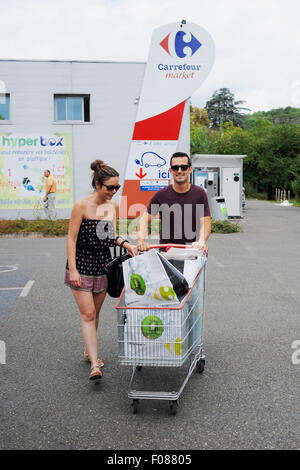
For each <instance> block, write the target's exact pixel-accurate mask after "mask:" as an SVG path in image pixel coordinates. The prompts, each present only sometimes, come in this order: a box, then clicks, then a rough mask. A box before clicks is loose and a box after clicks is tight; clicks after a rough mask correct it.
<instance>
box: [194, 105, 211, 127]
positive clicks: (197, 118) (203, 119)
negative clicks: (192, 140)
mask: <svg viewBox="0 0 300 470" xmlns="http://www.w3.org/2000/svg"><path fill="white" fill-rule="evenodd" d="M190 123H191V128H192V127H196V126H206V127H208V126H209V119H208V115H207V111H206V109H205V108H198V106H192V105H190Z"/></svg>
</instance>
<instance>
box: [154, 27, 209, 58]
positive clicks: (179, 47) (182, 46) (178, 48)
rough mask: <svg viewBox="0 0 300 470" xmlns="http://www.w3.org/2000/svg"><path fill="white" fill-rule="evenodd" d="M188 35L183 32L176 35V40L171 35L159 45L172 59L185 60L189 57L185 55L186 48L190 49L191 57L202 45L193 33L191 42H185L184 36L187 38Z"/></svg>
mask: <svg viewBox="0 0 300 470" xmlns="http://www.w3.org/2000/svg"><path fill="white" fill-rule="evenodd" d="M186 34H187V33H185V32H184V31H182V30H181V31H178V32H177V33H176V34H175V38H174V36H173V34H171V33H169V34H168V35H167V36H166V37H165V38H164V39H163V40H162V41H161V42H160V43H159V44H160V46H161V47H162V48H163V49H164V50H165V51H166V52H167V53H168V54H169V55H170V56H171V57H174V56H177V57H179V58H180V59H183V58H184V57H186V56H187V54H186V53H185V51H186V48H189V49H190V51H191V54H190V56H192V55H193V54H195V52H196V51H197V50H198V49H199V48H200V47H201V46H202V44H201V42H200V41H198V39H197V38H195V36H194V35H193V34H192V33H190V35H191V39H190V41H185V40H184V36H186Z"/></svg>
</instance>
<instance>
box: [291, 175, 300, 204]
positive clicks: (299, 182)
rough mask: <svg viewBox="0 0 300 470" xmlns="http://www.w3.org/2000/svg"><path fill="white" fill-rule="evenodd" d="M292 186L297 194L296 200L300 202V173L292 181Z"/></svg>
mask: <svg viewBox="0 0 300 470" xmlns="http://www.w3.org/2000/svg"><path fill="white" fill-rule="evenodd" d="M292 188H293V191H294V193H295V195H296V202H300V175H298V176H297V177H296V178H295V179H294V181H293V182H292Z"/></svg>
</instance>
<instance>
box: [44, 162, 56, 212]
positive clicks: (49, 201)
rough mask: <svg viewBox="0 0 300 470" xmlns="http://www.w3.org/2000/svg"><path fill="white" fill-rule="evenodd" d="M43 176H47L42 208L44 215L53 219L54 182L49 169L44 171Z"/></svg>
mask: <svg viewBox="0 0 300 470" xmlns="http://www.w3.org/2000/svg"><path fill="white" fill-rule="evenodd" d="M44 176H45V177H46V178H47V180H46V188H45V197H44V203H45V205H44V210H45V213H46V216H47V217H49V219H50V220H55V218H56V212H55V193H56V183H55V180H54V178H53V176H51V175H50V170H45V171H44Z"/></svg>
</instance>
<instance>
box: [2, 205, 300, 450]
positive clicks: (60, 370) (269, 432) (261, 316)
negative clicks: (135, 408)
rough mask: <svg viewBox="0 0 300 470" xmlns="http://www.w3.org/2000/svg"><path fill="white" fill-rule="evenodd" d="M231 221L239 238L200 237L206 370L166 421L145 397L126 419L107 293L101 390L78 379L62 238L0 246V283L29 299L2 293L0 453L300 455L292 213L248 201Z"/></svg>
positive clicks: (299, 300) (78, 341)
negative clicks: (24, 290)
mask: <svg viewBox="0 0 300 470" xmlns="http://www.w3.org/2000/svg"><path fill="white" fill-rule="evenodd" d="M241 223H242V225H243V227H244V230H245V231H244V233H234V234H228V235H222V234H215V235H212V237H211V239H210V240H209V257H208V273H207V274H208V276H207V292H206V311H205V320H204V322H205V328H204V331H205V333H204V345H205V355H206V366H205V371H204V373H203V374H193V376H192V377H191V378H190V380H189V383H188V384H187V386H186V388H185V390H184V393H183V394H182V397H181V398H180V403H179V409H178V412H177V415H176V416H170V413H169V411H168V406H166V403H163V402H161V401H152V400H148V401H145V402H143V403H142V404H141V407H140V412H139V413H138V414H137V415H133V414H132V412H131V409H130V402H129V400H128V397H127V390H128V385H129V381H130V376H131V372H132V369H131V368H130V367H124V366H122V365H120V364H119V362H118V331H117V318H116V311H115V305H116V299H112V298H109V297H107V298H106V300H105V303H104V306H103V309H102V312H101V318H100V332H99V345H100V354H101V357H102V358H103V360H104V362H105V367H104V370H103V379H102V382H101V384H99V386H95V385H92V384H90V383H89V382H88V373H89V366H88V364H87V363H86V362H85V361H83V359H82V353H83V341H82V337H81V322H80V315H79V313H78V309H77V307H76V305H75V302H74V298H73V296H72V293H71V292H70V289H69V288H67V287H66V286H64V284H63V276H64V266H65V258H66V242H65V239H38V240H5V241H4V243H3V244H2V245H1V253H0V259H1V263H0V264H1V265H3V266H18V269H15V270H14V271H7V272H4V273H2V274H0V280H1V281H0V282H1V287H8V286H11V287H13V286H15V287H22V286H25V285H26V283H27V282H28V281H29V280H34V281H35V282H34V284H33V286H32V287H31V289H30V291H29V294H28V295H27V297H23V298H20V297H19V296H20V292H21V291H20V290H19V291H17V292H14V291H11V292H10V293H9V292H8V291H0V293H1V295H2V293H4V292H5V293H4V296H7V297H5V298H6V301H7V302H8V303H10V302H11V299H12V298H13V296H16V297H15V298H14V303H13V306H12V308H11V309H10V311H9V313H8V314H7V313H6V316H5V320H4V322H3V324H2V326H1V327H0V340H2V341H3V342H5V345H6V365H1V367H0V384H1V385H0V386H1V398H2V411H3V419H1V421H0V448H8V449H116V450H118V449H137V450H139V449H157V450H164V449H297V448H299V442H300V436H299V429H300V421H299V420H300V414H299V406H298V405H297V403H298V402H299V397H298V395H299V392H298V389H299V387H298V381H299V371H300V365H299V363H298V361H293V360H292V358H293V357H295V356H296V355H297V357H298V356H299V353H298V349H295V347H296V348H299V346H298V341H299V340H300V338H299V331H298V330H297V325H298V324H299V306H300V293H299V289H298V283H299V281H298V278H299V275H298V273H299V270H300V256H299V253H300V246H299V244H300V241H299V229H298V228H299V223H300V210H299V209H297V208H289V207H287V208H278V207H275V206H274V204H271V203H267V202H261V201H249V202H248V201H247V208H246V213H245V219H244V220H243V221H242V222H241ZM283 246H284V250H283V249H282V247H283ZM5 252H6V255H7V256H6V257H5ZM3 256H4V258H3ZM2 259H3V261H2ZM4 271H6V269H4ZM2 276H6V277H5V278H4V277H3V278H2ZM10 296H11V297H10ZM9 305H11V303H10V304H9ZM0 346H1V343H0ZM0 359H1V358H0ZM144 369H145V370H144ZM174 376H175V378H178V376H179V373H178V374H177V372H176V370H174V368H173V369H172V370H167V371H164V370H163V369H161V370H155V368H152V369H151V368H149V370H148V368H146V367H145V368H143V371H142V375H141V376H140V377H139V379H140V380H141V381H142V380H144V379H147V380H149V381H151V380H153V382H155V383H157V382H160V381H161V382H163V381H166V380H169V379H172V378H173V377H174Z"/></svg>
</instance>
